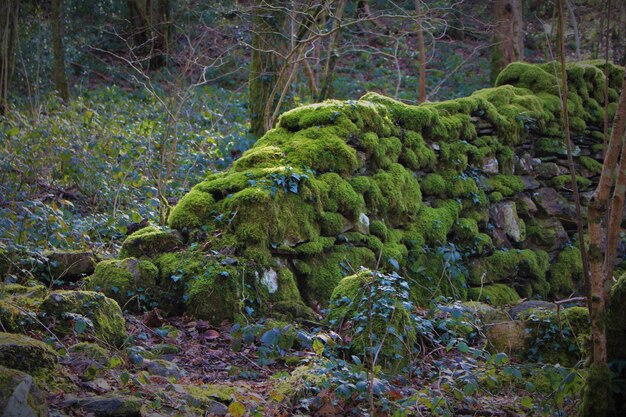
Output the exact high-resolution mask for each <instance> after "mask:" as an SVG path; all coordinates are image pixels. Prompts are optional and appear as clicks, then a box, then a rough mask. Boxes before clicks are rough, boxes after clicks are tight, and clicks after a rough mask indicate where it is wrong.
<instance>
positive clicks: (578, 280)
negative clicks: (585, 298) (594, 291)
mask: <svg viewBox="0 0 626 417" xmlns="http://www.w3.org/2000/svg"><path fill="white" fill-rule="evenodd" d="M582 274H583V262H582V258H581V256H580V250H579V249H578V248H577V247H575V246H567V247H566V248H564V249H563V250H562V251H560V252H559V254H558V255H557V258H556V260H555V262H553V263H552V265H550V270H549V276H548V281H549V283H550V294H551V295H552V296H554V297H556V298H564V297H567V296H568V295H570V294H571V293H572V292H573V291H575V290H581V287H582V285H583V279H582V277H583V275H582Z"/></svg>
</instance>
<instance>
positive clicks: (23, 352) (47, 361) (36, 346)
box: [0, 332, 59, 373]
mask: <svg viewBox="0 0 626 417" xmlns="http://www.w3.org/2000/svg"><path fill="white" fill-rule="evenodd" d="M58 360H59V355H58V354H57V353H56V351H55V350H54V349H52V348H51V347H50V346H48V345H47V344H45V343H44V342H41V341H39V340H35V339H33V338H30V337H28V336H24V335H20V334H13V333H3V332H0V366H4V367H7V368H11V369H18V370H20V371H25V372H29V373H32V372H35V373H41V372H45V371H49V370H50V369H52V368H54V366H55V365H56V364H57V362H58Z"/></svg>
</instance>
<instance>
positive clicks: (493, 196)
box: [489, 191, 504, 203]
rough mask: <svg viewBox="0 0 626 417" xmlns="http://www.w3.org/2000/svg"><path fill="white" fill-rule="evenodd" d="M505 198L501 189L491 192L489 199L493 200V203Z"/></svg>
mask: <svg viewBox="0 0 626 417" xmlns="http://www.w3.org/2000/svg"><path fill="white" fill-rule="evenodd" d="M503 199H504V196H503V195H502V193H501V192H500V191H494V192H493V193H491V194H489V201H491V202H492V203H499V202H500V201H502V200H503Z"/></svg>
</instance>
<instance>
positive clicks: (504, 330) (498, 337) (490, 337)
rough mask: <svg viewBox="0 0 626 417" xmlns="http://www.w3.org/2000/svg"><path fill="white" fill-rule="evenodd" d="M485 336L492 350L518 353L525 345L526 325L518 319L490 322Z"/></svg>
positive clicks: (486, 327)
mask: <svg viewBox="0 0 626 417" xmlns="http://www.w3.org/2000/svg"><path fill="white" fill-rule="evenodd" d="M485 336H486V337H487V343H488V348H489V350H491V351H492V352H504V353H507V354H511V353H518V352H522V351H523V350H524V347H525V342H526V341H525V337H524V336H525V333H524V325H523V323H522V322H521V321H518V320H508V321H503V322H499V323H492V324H489V325H487V326H485Z"/></svg>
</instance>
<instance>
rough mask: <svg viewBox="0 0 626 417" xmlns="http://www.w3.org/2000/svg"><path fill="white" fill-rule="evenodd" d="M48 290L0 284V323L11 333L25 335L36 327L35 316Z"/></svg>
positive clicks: (37, 286)
mask: <svg viewBox="0 0 626 417" xmlns="http://www.w3.org/2000/svg"><path fill="white" fill-rule="evenodd" d="M47 293H48V290H47V288H46V287H44V286H43V285H35V286H31V287H27V286H23V285H19V284H8V283H0V323H1V324H2V329H4V330H5V331H8V332H11V333H25V332H26V330H28V329H29V328H31V327H33V326H37V325H38V324H37V320H36V314H37V311H38V310H39V306H40V305H41V302H42V301H43V299H44V298H45V297H46V294H47Z"/></svg>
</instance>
